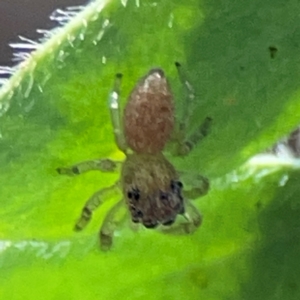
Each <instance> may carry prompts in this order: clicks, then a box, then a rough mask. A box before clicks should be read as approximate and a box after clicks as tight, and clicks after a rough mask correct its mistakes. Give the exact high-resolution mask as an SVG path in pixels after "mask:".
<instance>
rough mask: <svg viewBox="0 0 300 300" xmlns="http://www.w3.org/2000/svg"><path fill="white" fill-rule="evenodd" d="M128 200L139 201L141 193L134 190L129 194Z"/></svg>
mask: <svg viewBox="0 0 300 300" xmlns="http://www.w3.org/2000/svg"><path fill="white" fill-rule="evenodd" d="M127 197H128V199H133V200H136V201H138V200H139V199H140V191H139V190H138V189H133V190H132V191H129V192H128V193H127Z"/></svg>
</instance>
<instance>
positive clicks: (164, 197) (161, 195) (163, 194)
mask: <svg viewBox="0 0 300 300" xmlns="http://www.w3.org/2000/svg"><path fill="white" fill-rule="evenodd" d="M160 199H161V200H167V199H168V195H167V193H163V192H161V194H160Z"/></svg>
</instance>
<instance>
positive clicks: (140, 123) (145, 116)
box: [57, 63, 211, 250]
mask: <svg viewBox="0 0 300 300" xmlns="http://www.w3.org/2000/svg"><path fill="white" fill-rule="evenodd" d="M175 65H176V67H177V70H178V73H179V77H180V80H181V82H182V83H183V84H184V86H185V88H186V90H187V99H186V103H185V108H184V118H185V119H184V121H182V122H178V123H177V124H175V123H176V122H175V117H174V104H173V95H172V92H171V89H170V86H169V84H168V81H167V79H166V77H165V75H164V72H163V70H162V69H159V68H156V69H151V70H150V71H149V72H148V74H146V76H144V77H143V78H141V79H140V80H139V82H138V83H137V84H136V86H135V87H134V89H133V90H132V92H131V94H130V96H129V99H128V102H127V104H126V106H125V109H124V113H123V118H121V112H120V103H119V100H120V97H119V95H120V85H121V78H122V75H121V74H117V75H116V79H115V84H114V88H113V91H112V92H111V93H110V96H109V109H110V114H111V121H112V125H113V129H114V136H115V141H116V144H117V146H118V148H119V149H120V150H121V151H122V152H124V154H125V155H126V159H125V161H124V162H123V163H121V162H115V161H112V160H110V159H100V160H91V161H85V162H81V163H78V164H76V165H73V166H71V167H67V168H58V169H57V171H58V173H60V174H67V175H74V174H75V175H76V174H81V173H83V172H86V171H90V170H100V171H103V172H108V171H115V170H116V169H117V167H118V165H120V166H121V178H120V180H119V181H118V182H117V183H116V184H114V185H113V186H111V187H108V188H105V189H102V190H100V191H98V192H96V193H95V194H94V195H93V196H92V197H91V198H90V199H89V200H88V201H87V202H86V204H85V206H84V207H83V209H82V213H81V217H80V218H79V220H78V221H77V223H76V225H75V230H82V229H83V228H84V227H85V226H86V225H87V223H88V222H89V221H90V219H91V216H92V213H93V211H94V210H95V209H96V208H97V207H98V206H99V205H101V203H103V202H104V200H105V199H104V198H105V197H107V196H108V197H109V196H110V195H111V192H114V191H115V190H116V189H117V188H121V190H122V193H123V199H122V200H120V201H119V202H117V204H115V205H114V206H113V208H112V209H111V210H110V211H109V213H108V214H107V215H106V217H105V219H104V221H103V224H102V226H101V229H100V244H101V248H102V249H103V250H107V249H109V248H110V247H111V245H112V240H113V234H114V230H115V229H116V227H117V225H118V224H119V223H120V222H121V221H122V220H123V218H124V216H125V215H126V213H127V212H128V211H129V213H130V217H131V220H132V222H134V223H142V224H143V225H144V226H145V227H146V228H154V227H157V226H159V227H160V228H161V229H162V230H163V231H167V232H175V233H191V232H193V231H195V230H196V229H197V227H199V226H200V224H201V221H202V218H201V215H200V214H199V212H198V210H197V209H196V208H195V207H194V206H193V205H192V203H191V202H190V201H189V200H188V199H187V198H189V199H196V198H197V197H199V196H202V195H205V194H206V193H207V191H208V189H209V181H208V179H207V178H205V177H203V176H201V175H196V176H195V175H193V176H192V177H191V178H189V184H190V185H191V186H193V188H192V189H190V190H188V191H184V190H183V184H182V183H181V181H180V179H179V177H184V176H185V175H186V174H185V173H183V172H180V173H178V172H177V171H176V170H175V168H174V167H173V165H172V164H171V163H170V162H169V161H168V160H167V159H166V157H165V156H164V155H163V153H162V151H163V149H164V148H165V146H166V143H167V142H168V141H171V142H173V144H175V148H174V149H173V150H175V151H174V153H173V154H175V155H178V156H183V155H187V154H188V153H189V152H190V151H191V150H192V148H193V147H194V145H195V144H196V143H198V142H199V141H200V140H201V139H202V138H203V137H205V136H206V135H207V133H208V129H209V127H210V124H211V118H206V119H205V120H204V122H203V123H202V124H201V125H200V126H199V127H198V128H197V129H196V130H195V131H194V132H193V133H192V134H191V135H190V136H189V137H186V136H185V129H186V125H187V121H188V120H189V118H190V116H191V114H192V106H191V104H192V102H193V100H194V98H195V97H194V92H193V88H192V86H191V85H190V83H189V82H188V81H187V80H186V79H185V76H184V75H183V74H182V71H181V67H180V64H179V63H175ZM175 125H177V127H176V126H175ZM177 215H181V216H182V217H181V220H180V221H179V222H176V223H175V224H173V223H174V222H175V219H176V218H177ZM172 224H173V225H172ZM171 225H172V226H171Z"/></svg>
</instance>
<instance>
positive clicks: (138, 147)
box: [123, 69, 174, 154]
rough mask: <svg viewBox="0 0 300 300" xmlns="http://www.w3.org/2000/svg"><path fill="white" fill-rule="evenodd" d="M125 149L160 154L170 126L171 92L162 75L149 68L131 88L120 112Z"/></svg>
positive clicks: (162, 73)
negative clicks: (122, 110)
mask: <svg viewBox="0 0 300 300" xmlns="http://www.w3.org/2000/svg"><path fill="white" fill-rule="evenodd" d="M123 120H124V132H125V138H126V142H127V144H128V146H129V147H130V148H131V149H132V150H133V151H135V152H137V153H148V154H155V153H158V152H161V151H162V150H163V148H164V146H165V144H166V142H167V141H168V139H169V138H170V135H171V132H172V130H173V127H174V105H173V97H172V92H171V90H170V87H169V84H168V82H167V79H166V77H165V76H164V72H163V71H162V70H161V69H152V70H150V71H149V73H148V74H147V75H146V76H145V77H144V78H142V79H141V80H140V81H139V82H138V84H137V85H136V86H135V88H134V89H133V91H132V92H131V94H130V96H129V100H128V103H127V105H126V107H125V110H124V118H123Z"/></svg>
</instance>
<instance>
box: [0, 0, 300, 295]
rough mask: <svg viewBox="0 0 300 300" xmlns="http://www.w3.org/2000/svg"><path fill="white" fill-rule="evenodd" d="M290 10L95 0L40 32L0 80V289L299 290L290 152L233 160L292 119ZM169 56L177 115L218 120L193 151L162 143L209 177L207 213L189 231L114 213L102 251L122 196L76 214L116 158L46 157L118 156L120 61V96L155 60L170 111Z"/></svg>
mask: <svg viewBox="0 0 300 300" xmlns="http://www.w3.org/2000/svg"><path fill="white" fill-rule="evenodd" d="M299 10H300V9H299V5H298V2H297V1H295V0H294V1H292V0H290V1H286V2H283V1H279V0H275V1H270V0H266V1H263V2H262V1H258V0H254V1H248V2H246V1H238V2H237V1H222V2H220V1H196V0H188V1H175V0H173V1H171V0H166V1H161V2H154V1H149V0H148V1H138V0H137V1H120V2H119V1H100V0H98V1H94V2H91V3H90V4H89V5H87V6H86V7H85V8H84V9H83V10H82V11H81V12H80V13H79V14H78V15H76V16H74V17H70V21H69V22H68V23H67V24H66V25H64V26H61V27H59V28H57V29H56V30H54V31H52V32H49V33H48V35H49V38H48V39H44V41H43V42H41V44H40V45H39V47H38V49H37V50H36V51H35V52H33V53H32V54H31V56H30V57H29V58H27V59H26V60H25V61H23V62H22V63H21V64H20V65H19V67H18V68H17V69H16V70H15V72H14V74H13V76H12V77H11V78H10V79H9V81H8V82H7V83H6V84H5V85H3V86H2V88H1V90H0V115H2V116H1V118H0V137H1V139H0V166H1V173H0V182H1V188H0V205H1V213H0V214H1V222H0V226H1V230H0V238H1V241H0V264H1V277H0V296H1V299H2V298H3V299H40V298H43V299H97V298H100V299H246V300H247V299H270V300H271V299H272V300H274V299H299V296H300V295H299V294H300V293H299V287H298V278H299V275H300V274H299V273H300V268H299V267H297V266H298V265H299V258H298V257H299V255H298V253H299V250H300V249H299V246H300V244H299V242H298V239H297V238H298V235H299V225H298V223H299V222H298V215H299V209H300V205H299V200H298V195H299V184H298V180H299V171H298V167H297V164H299V162H297V161H293V160H292V161H288V160H286V161H284V162H282V161H280V160H276V159H275V160H273V161H272V162H271V163H270V164H269V165H268V163H267V162H268V161H267V160H266V157H262V158H258V159H256V160H252V161H251V162H249V163H247V164H244V165H242V164H243V163H245V162H246V161H247V159H249V158H250V157H251V156H253V155H254V154H256V153H258V152H259V151H262V150H264V149H265V148H267V147H269V146H270V145H272V144H273V143H274V142H275V141H276V140H278V139H279V138H281V137H282V136H284V135H286V134H287V133H288V132H290V131H291V130H292V129H293V128H294V127H295V126H296V125H297V124H298V122H299V119H300V114H299V111H300V110H299V108H300V101H299V91H298V82H299V77H300V75H299V74H300V72H299V66H300V63H299V60H300V58H299V45H298V44H299V43H298V40H299V36H298V35H299V34H298V32H300V30H299V29H300V28H299V27H300V22H299V13H300V11H299ZM69 15H71V14H70V13H69ZM58 17H59V16H58ZM270 47H271V48H270ZM275 48H276V49H277V52H276V51H275V52H276V53H274V51H273V52H272V53H271V52H270V49H271V50H272V49H275ZM175 61H180V62H181V64H182V66H183V67H184V68H185V72H186V73H187V74H188V76H189V80H190V82H191V84H192V85H193V86H194V88H195V90H196V94H197V98H196V103H195V109H194V115H193V117H192V118H191V120H190V128H189V129H188V130H193V128H195V126H197V125H199V124H200V123H201V122H202V120H203V119H204V118H205V117H206V116H210V117H212V118H213V123H214V124H213V127H212V132H211V134H210V135H209V136H208V137H207V138H206V139H205V140H204V141H203V142H201V144H200V145H198V146H197V147H196V148H195V149H194V150H193V152H192V153H191V155H190V156H189V157H187V158H184V159H174V158H171V159H172V162H174V164H175V165H176V167H177V168H179V169H185V170H187V171H190V172H195V171H197V172H200V173H202V174H204V175H206V176H208V177H209V178H210V180H211V185H212V187H211V191H210V192H209V194H208V195H207V196H205V197H203V198H202V199H200V200H199V201H197V206H198V208H199V210H200V211H201V212H202V214H203V217H204V222H203V224H202V226H201V228H200V229H199V230H197V232H196V233H195V234H193V235H186V236H172V235H163V234H161V233H159V232H157V231H152V230H146V229H144V230H143V229H142V230H140V231H138V232H133V231H131V230H130V229H129V226H126V225H124V226H123V227H122V228H120V230H119V231H117V233H116V237H115V243H114V247H113V248H112V250H111V251H110V252H108V253H103V252H101V251H100V250H99V247H98V240H97V238H98V230H99V227H100V225H101V222H102V220H103V217H104V216H105V214H106V213H107V211H108V210H109V208H110V207H111V206H112V205H113V204H114V203H115V202H116V201H117V200H118V198H115V199H111V200H109V201H108V203H105V204H104V205H103V206H102V207H101V208H100V209H99V210H98V211H97V213H96V214H95V215H94V218H93V220H92V222H91V223H90V224H89V226H88V228H86V230H84V231H83V232H82V233H75V232H73V230H72V228H73V225H74V222H75V220H76V219H77V218H78V215H79V214H80V211H81V208H82V206H83V204H84V202H85V201H86V199H87V198H88V197H89V196H90V195H91V194H93V193H94V192H95V191H96V190H99V189H101V188H103V187H106V186H109V185H111V184H113V183H114V182H115V181H116V180H117V179H118V175H119V174H108V173H97V172H96V173H88V174H84V175H81V176H78V177H73V178H68V177H64V176H59V175H58V174H56V172H55V169H56V168H57V167H59V166H66V165H70V164H73V163H75V162H79V161H83V160H86V159H91V158H97V157H110V158H112V159H123V158H124V157H123V155H122V154H121V153H120V152H119V151H118V150H117V147H116V145H115V144H114V139H113V134H112V127H111V124H110V120H109V112H108V109H107V95H108V93H109V91H110V89H111V86H112V83H113V78H114V74H115V73H117V72H122V73H123V74H124V80H123V83H122V95H123V100H122V101H123V105H124V104H125V103H126V95H128V94H129V92H130V90H131V89H132V87H133V86H134V84H135V82H136V81H137V80H138V78H140V77H141V76H142V75H143V74H145V73H146V72H147V70H148V69H150V68H151V67H154V66H160V67H162V68H163V69H164V70H165V71H166V73H167V75H168V77H169V80H170V83H171V85H172V89H173V91H174V94H175V97H176V105H177V107H178V110H179V111H180V110H181V109H182V107H183V105H184V103H185V102H184V93H183V91H182V87H181V85H180V83H179V80H178V76H177V74H176V69H175V67H174V62H175ZM260 162H262V163H260ZM241 165H242V167H240V166H241ZM118 197H119V198H120V197H121V195H119V196H118ZM16 287H17V288H16Z"/></svg>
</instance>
